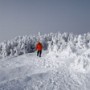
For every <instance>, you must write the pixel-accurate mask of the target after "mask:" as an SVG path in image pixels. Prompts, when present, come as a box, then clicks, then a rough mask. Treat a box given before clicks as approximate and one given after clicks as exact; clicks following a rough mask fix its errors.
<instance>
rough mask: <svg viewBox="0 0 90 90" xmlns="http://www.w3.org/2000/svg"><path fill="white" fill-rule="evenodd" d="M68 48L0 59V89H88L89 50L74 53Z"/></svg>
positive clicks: (89, 88) (89, 71)
mask: <svg viewBox="0 0 90 90" xmlns="http://www.w3.org/2000/svg"><path fill="white" fill-rule="evenodd" d="M70 52H71V50H70V48H67V49H66V50H64V51H62V52H58V53H55V51H54V52H50V51H43V55H42V57H41V58H40V57H37V56H36V52H34V53H29V54H25V55H21V56H17V57H13V56H11V57H6V58H3V59H1V60H0V90H90V49H87V50H86V51H85V52H84V53H81V54H80V55H77V54H75V53H71V54H70Z"/></svg>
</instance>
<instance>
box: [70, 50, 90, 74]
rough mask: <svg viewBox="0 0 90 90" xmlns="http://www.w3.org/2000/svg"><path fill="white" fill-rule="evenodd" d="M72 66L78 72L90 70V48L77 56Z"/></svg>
mask: <svg viewBox="0 0 90 90" xmlns="http://www.w3.org/2000/svg"><path fill="white" fill-rule="evenodd" d="M70 68H73V69H74V70H76V71H78V72H82V73H88V72H89V71H90V49H89V50H87V51H86V52H84V53H83V54H81V55H79V56H77V57H76V59H75V60H74V62H73V63H72V64H71V67H70Z"/></svg>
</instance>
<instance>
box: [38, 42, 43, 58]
mask: <svg viewBox="0 0 90 90" xmlns="http://www.w3.org/2000/svg"><path fill="white" fill-rule="evenodd" d="M42 49H43V45H42V43H41V42H40V41H38V43H37V44H36V50H37V56H39V57H41V54H42Z"/></svg>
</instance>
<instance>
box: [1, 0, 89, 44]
mask: <svg viewBox="0 0 90 90" xmlns="http://www.w3.org/2000/svg"><path fill="white" fill-rule="evenodd" d="M38 31H40V32H41V33H42V34H43V33H48V32H58V31H60V32H73V33H75V34H76V33H77V34H78V33H85V32H89V31H90V0H0V42H1V41H3V40H8V39H12V38H14V37H15V36H18V35H21V36H22V35H29V34H36V33H37V32H38Z"/></svg>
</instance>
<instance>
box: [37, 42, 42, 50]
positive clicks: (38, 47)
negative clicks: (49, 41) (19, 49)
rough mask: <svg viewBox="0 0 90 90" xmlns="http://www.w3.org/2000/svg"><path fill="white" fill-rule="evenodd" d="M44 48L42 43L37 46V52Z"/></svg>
mask: <svg viewBox="0 0 90 90" xmlns="http://www.w3.org/2000/svg"><path fill="white" fill-rule="evenodd" d="M42 48H43V46H42V44H41V43H40V42H39V43H37V44H36V50H42Z"/></svg>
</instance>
